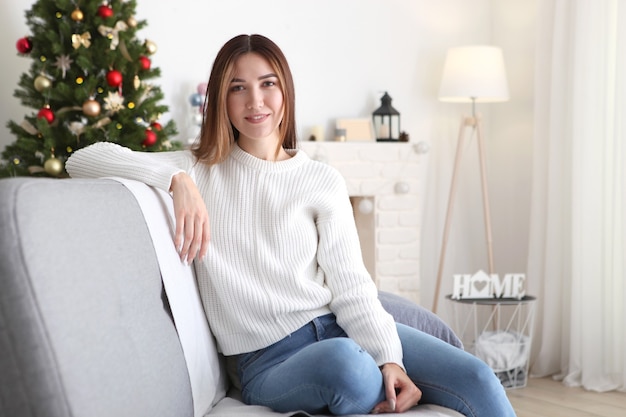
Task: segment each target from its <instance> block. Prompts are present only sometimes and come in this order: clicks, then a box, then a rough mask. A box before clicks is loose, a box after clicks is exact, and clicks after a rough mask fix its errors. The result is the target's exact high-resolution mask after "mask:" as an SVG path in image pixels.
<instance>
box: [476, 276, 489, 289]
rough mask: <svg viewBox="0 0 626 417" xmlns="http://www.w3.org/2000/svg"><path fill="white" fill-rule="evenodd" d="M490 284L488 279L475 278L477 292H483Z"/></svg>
mask: <svg viewBox="0 0 626 417" xmlns="http://www.w3.org/2000/svg"><path fill="white" fill-rule="evenodd" d="M487 284H489V280H488V279H481V280H474V288H476V291H477V292H481V291H482V290H483V288H485V287H486V286H487Z"/></svg>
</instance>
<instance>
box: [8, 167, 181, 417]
mask: <svg viewBox="0 0 626 417" xmlns="http://www.w3.org/2000/svg"><path fill="white" fill-rule="evenodd" d="M0 200H1V201H2V204H1V205H0V281H1V282H0V286H1V288H2V291H1V292H0V347H1V348H2V350H1V351H2V355H0V386H1V387H2V390H0V415H7V416H20V417H22V416H24V417H25V416H43V415H45V416H48V417H60V416H64V417H66V416H72V415H73V416H92V417H93V416H103V417H105V416H107V417H108V416H134V417H141V416H146V417H148V416H150V417H154V416H163V417H169V416H174V415H175V416H177V417H179V416H180V417H185V416H192V415H193V405H192V400H191V392H190V385H189V377H188V375H187V372H186V368H185V362H184V358H183V353H182V350H181V346H180V343H179V341H178V337H177V335H176V329H175V327H174V324H173V322H172V317H171V316H170V312H169V308H168V303H167V300H166V298H165V295H164V293H163V287H162V283H161V278H160V275H159V269H158V266H157V261H156V257H155V255H154V250H153V248H152V245H151V243H150V237H149V235H148V229H147V227H146V225H145V224H144V223H142V222H141V221H138V219H141V212H140V210H139V207H138V205H137V202H136V201H135V200H134V198H133V197H132V195H131V194H130V193H129V192H128V190H127V189H126V188H125V187H123V186H122V185H120V184H118V183H116V182H112V181H106V180H52V179H32V178H30V179H27V178H19V179H4V180H0Z"/></svg>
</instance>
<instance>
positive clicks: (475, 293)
mask: <svg viewBox="0 0 626 417" xmlns="http://www.w3.org/2000/svg"><path fill="white" fill-rule="evenodd" d="M525 281H526V275H524V274H505V275H504V278H500V277H499V276H498V274H487V273H485V272H484V271H478V272H476V273H475V274H474V275H470V274H455V275H454V289H453V292H452V297H451V298H452V299H453V300H460V299H466V298H469V299H476V298H514V299H517V300H521V299H522V298H524V295H526V291H525V289H524V282H525Z"/></svg>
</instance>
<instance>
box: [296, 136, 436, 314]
mask: <svg viewBox="0 0 626 417" xmlns="http://www.w3.org/2000/svg"><path fill="white" fill-rule="evenodd" d="M300 145H301V148H302V149H303V150H304V151H305V152H306V153H307V154H308V155H310V156H311V158H313V159H316V160H319V161H322V162H325V163H328V164H330V165H331V166H333V167H335V168H337V169H338V170H339V172H341V174H342V175H343V176H344V178H345V179H346V182H347V185H348V192H349V193H350V196H351V199H352V202H353V206H354V212H355V220H356V222H357V227H358V230H359V237H360V239H361V246H362V250H363V258H364V261H365V264H366V266H367V268H368V270H369V271H370V274H372V277H373V279H374V281H375V282H376V284H377V286H378V288H379V289H380V290H384V291H389V292H392V293H395V294H399V295H403V296H405V297H407V298H409V299H411V300H413V301H415V302H419V301H420V276H419V262H420V259H419V254H420V223H421V217H422V204H423V199H422V195H423V191H422V190H423V184H424V181H423V176H424V168H425V158H426V155H425V154H426V153H427V151H428V149H427V147H426V146H425V145H424V144H423V143H417V144H416V143H408V142H398V143H396V142H393V143H389V142H361V141H354V142H330V141H326V142H301V144H300Z"/></svg>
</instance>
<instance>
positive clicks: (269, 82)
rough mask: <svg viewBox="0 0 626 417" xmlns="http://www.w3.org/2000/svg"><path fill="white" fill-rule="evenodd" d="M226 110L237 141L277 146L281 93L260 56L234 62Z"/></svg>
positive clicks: (255, 55) (270, 69)
mask: <svg viewBox="0 0 626 417" xmlns="http://www.w3.org/2000/svg"><path fill="white" fill-rule="evenodd" d="M226 106H227V111H228V118H229V119H230V121H231V123H232V124H233V125H234V126H235V128H236V129H237V130H238V131H239V139H238V140H239V141H243V142H245V141H260V140H264V141H266V142H267V144H268V145H269V144H272V145H276V144H277V142H278V141H279V139H280V136H279V134H278V126H279V125H280V123H281V121H282V119H283V92H282V89H281V86H280V85H279V81H278V77H277V75H276V74H275V73H274V70H273V69H272V67H271V66H270V64H269V62H268V61H267V60H266V59H265V58H263V57H262V56H261V55H259V54H256V53H254V52H252V53H247V54H245V55H242V56H241V57H239V58H238V59H237V60H236V61H235V75H234V76H233V79H232V80H231V83H230V88H229V90H228V96H227V103H226Z"/></svg>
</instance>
